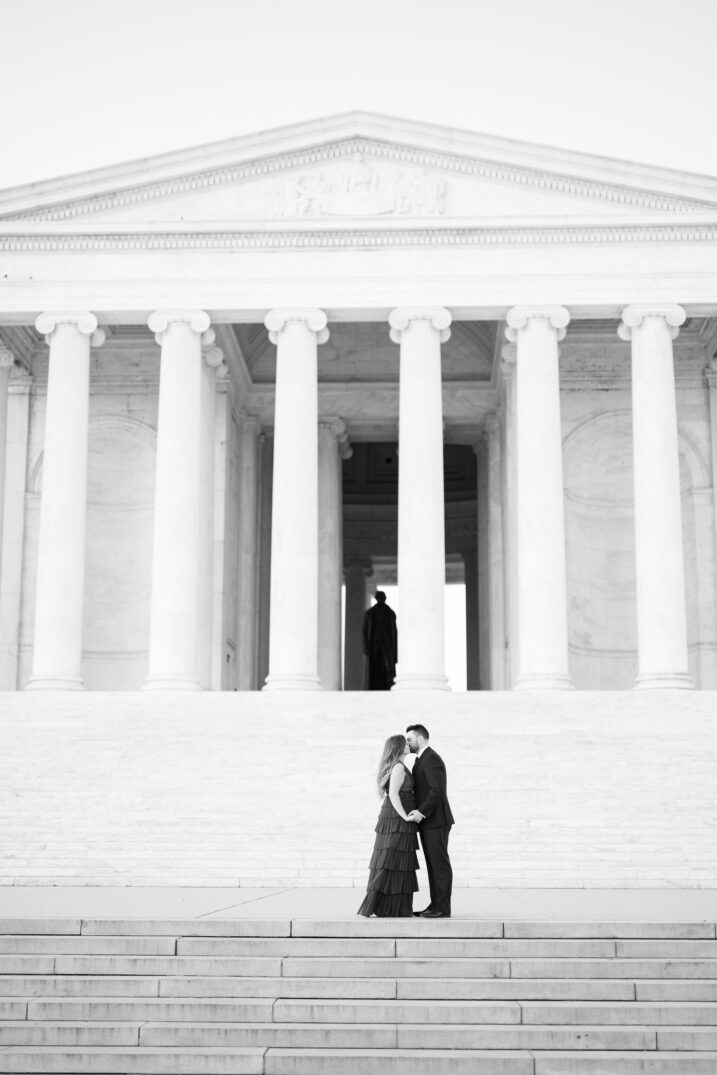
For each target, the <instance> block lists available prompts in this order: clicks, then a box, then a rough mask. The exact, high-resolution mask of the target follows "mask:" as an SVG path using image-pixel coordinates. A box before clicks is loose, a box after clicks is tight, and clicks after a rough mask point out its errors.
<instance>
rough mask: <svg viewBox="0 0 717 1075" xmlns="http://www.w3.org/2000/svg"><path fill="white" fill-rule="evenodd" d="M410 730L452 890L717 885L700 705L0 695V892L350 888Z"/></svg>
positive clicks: (686, 699)
mask: <svg viewBox="0 0 717 1075" xmlns="http://www.w3.org/2000/svg"><path fill="white" fill-rule="evenodd" d="M414 721H422V722H424V723H425V724H426V725H427V726H428V728H429V729H430V731H431V736H432V743H433V745H434V746H435V748H436V749H437V750H438V751H439V753H441V754H442V756H443V757H444V759H445V761H446V764H447V767H448V774H449V792H450V799H451V804H452V807H453V811H454V813H455V816H456V818H457V824H456V827H455V829H454V832H453V834H452V837H451V844H452V858H453V863H454V869H455V876H456V885H457V886H459V887H462V888H470V887H473V886H476V887H485V886H487V887H503V888H505V887H509V886H517V887H541V886H545V887H566V888H573V887H597V888H604V887H612V888H616V887H622V888H627V887H630V886H633V887H636V888H645V887H656V888H659V887H662V888H664V887H670V886H676V887H684V888H699V887H715V886H717V840H715V832H716V831H717V797H716V796H715V773H716V772H717V694H715V693H714V692H697V691H689V692H688V691H679V692H677V691H676V692H671V691H665V692H661V691H655V692H619V693H618V692H615V693H612V692H602V693H582V692H554V693H548V692H545V693H540V692H536V693H528V692H518V693H507V692H506V693H473V694H457V693H456V694H447V693H443V692H440V693H439V692H436V693H413V692H408V691H406V692H401V693H400V694H386V695H383V694H366V693H344V694H334V693H326V694H322V693H313V692H311V693H309V692H306V693H301V692H298V693H294V692H286V693H284V692H274V693H271V694H266V693H265V694H260V693H251V694H248V693H221V694H220V693H205V694H200V693H196V694H195V693H177V694H172V693H166V694H165V693H160V692H156V693H155V692H148V693H121V694H120V693H115V694H105V693H90V692H87V693H74V692H68V693H57V694H55V693H49V692H47V693H46V692H36V693H33V692H29V693H12V694H2V695H0V737H1V745H2V749H1V750H0V843H1V844H2V848H3V854H2V859H1V861H0V871H1V876H0V883H2V884H4V885H23V886H27V885H48V884H49V885H100V886H103V885H184V886H193V885H210V886H218V887H221V886H227V887H244V886H249V887H257V886H274V887H277V886H278V887H282V886H290V887H302V886H305V887H309V886H312V887H315V886H354V887H357V888H363V886H364V885H365V881H366V876H367V863H368V859H369V856H370V852H371V847H372V842H373V831H372V830H373V826H374V823H375V817H376V813H377V810H378V802H377V799H376V797H375V794H374V790H373V779H374V773H375V770H376V766H377V761H378V755H379V751H380V748H381V746H382V744H383V741H384V739H385V738H386V736H388V735H390V734H393V733H396V732H401V731H403V730H404V729H405V727H406V725H407V724H408V723H409V722H414ZM419 877H420V879H421V881H422V883H423V885H424V886H425V870H422V871H421V874H420V875H419Z"/></svg>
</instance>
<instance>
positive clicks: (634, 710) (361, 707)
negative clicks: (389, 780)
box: [0, 113, 717, 906]
mask: <svg viewBox="0 0 717 1075" xmlns="http://www.w3.org/2000/svg"><path fill="white" fill-rule="evenodd" d="M0 250H1V254H0V347H1V349H0V447H1V449H2V453H1V458H0V475H1V476H2V495H1V496H0V505H2V523H1V532H2V550H1V551H2V561H1V566H0V572H1V574H0V579H1V581H0V742H1V743H2V750H0V844H2V847H3V855H2V857H0V883H2V884H10V885H33V884H35V885H36V884H41V883H45V884H51V885H58V884H80V885H85V884H92V885H94V884H100V885H107V884H109V885H117V884H120V885H128V884H129V885H143V884H144V885H146V884H149V885H156V884H175V885H207V884H212V885H223V886H237V885H240V886H241V885H248V886H252V885H255V886H257V885H258V886H264V885H279V886H285V885H288V886H294V885H326V884H328V885H354V886H357V887H359V886H365V882H366V866H367V862H368V853H369V851H370V845H371V842H372V829H373V825H374V823H375V811H376V800H375V791H374V787H373V774H374V772H375V766H376V760H377V754H378V752H379V748H380V746H381V744H382V743H383V741H384V740H385V738H386V736H388V735H391V734H395V733H397V732H401V731H403V730H404V729H405V727H406V725H407V724H408V723H409V722H415V721H416V720H418V721H423V722H424V723H426V724H427V725H428V726H429V728H430V731H431V738H432V741H433V742H435V744H436V746H437V747H438V749H439V751H440V753H441V755H442V756H443V757H444V759H445V761H446V765H447V768H448V771H449V774H450V798H451V806H452V808H453V812H454V814H455V816H456V818H457V824H456V829H455V835H452V837H451V848H452V851H451V855H452V859H453V862H454V869H455V873H456V885H457V886H459V887H466V886H470V885H475V886H481V885H483V886H488V887H495V886H496V885H497V886H500V885H533V886H540V885H552V886H558V887H560V886H577V887H590V886H593V887H599V888H605V887H608V888H610V887H615V886H617V885H624V886H627V887H629V886H646V885H647V886H649V885H654V886H662V887H665V886H670V885H683V886H692V887H699V886H708V887H709V886H712V887H717V846H716V845H715V841H714V832H715V828H716V827H717V812H716V809H715V798H714V773H715V771H716V766H717V724H716V723H715V719H714V714H715V705H716V704H717V703H716V702H715V698H716V697H717V696H716V695H715V694H714V690H715V689H716V688H717V558H716V555H715V553H716V549H717V537H716V533H717V530H716V518H717V516H716V512H717V504H716V501H715V473H716V472H717V395H716V393H717V360H716V359H715V354H716V352H717V180H715V179H709V178H705V177H701V176H694V175H685V174H682V173H678V172H674V171H669V170H665V169H661V168H655V167H646V166H642V165H638V164H633V163H628V162H621V161H616V160H607V159H603V158H598V157H592V156H588V155H584V154H578V153H573V152H568V151H561V150H556V149H547V148H544V147H540V146H532V145H525V144H521V143H518V142H514V141H511V140H507V139H502V138H495V137H485V136H480V135H475V134H470V133H467V132H464V131H458V130H452V129H448V128H442V127H436V126H431V125H427V124H423V123H417V122H407V121H401V120H395V119H389V118H386V117H381V116H375V115H367V114H362V113H354V114H349V115H342V116H337V117H334V118H329V119H324V120H321V121H315V122H308V123H303V124H298V125H296V126H291V127H287V128H284V129H281V130H276V131H270V132H267V133H263V134H258V135H255V136H250V137H242V138H238V139H235V140H232V141H229V142H222V143H220V144H217V145H209V146H200V147H199V148H197V149H191V150H184V151H181V152H177V153H172V154H168V155H166V156H161V157H155V158H152V159H149V160H144V161H135V162H131V163H129V164H126V165H119V166H116V167H111V168H104V169H100V170H98V171H93V172H89V173H86V174H82V175H75V176H69V177H65V178H61V179H57V180H49V181H46V182H40V183H36V184H33V185H31V186H27V187H22V188H19V189H14V190H9V191H5V192H1V193H0ZM396 581H397V585H398V596H399V600H398V613H399V661H398V675H397V680H396V684H395V687H394V689H393V690H392V691H390V692H368V691H364V690H362V689H361V688H362V687H363V686H364V676H363V672H364V669H363V654H362V643H361V621H362V617H363V614H364V611H365V609H366V606H367V602H368V600H369V596H370V593H371V591H372V590H373V588H375V587H376V586H383V585H393V584H394V583H396ZM458 583H464V584H465V594H466V612H465V625H464V630H461V631H460V632H457V631H456V624H455V623H454V622H453V621H452V619H451V621H450V622H449V623H448V624H446V622H444V597H445V594H446V590H445V588H446V586H447V585H448V586H452V585H454V584H458ZM456 592H460V591H456V590H453V591H452V593H453V594H455V593H456ZM342 593H343V595H344V597H343V599H342ZM342 615H343V616H345V619H344V623H343V629H342ZM456 637H459V638H460V643H459V644H460V646H461V647H463V646H464V645H465V647H466V655H467V670H468V676H467V685H468V688H469V689H468V691H462V690H456V689H453V690H450V689H447V688H449V687H451V684H450V682H448V679H447V675H446V640H448V648H449V656H450V655H451V652H450V651H451V647H455V646H456V645H457V643H456V642H455V638H456ZM463 639H465V642H464V641H463ZM342 645H343V648H344V652H343V653H342ZM453 686H454V687H455V686H456V684H455V683H454V684H453ZM83 687H84V690H83V689H81V688H83ZM634 688H639V689H634ZM657 688H659V689H657ZM695 688H696V689H695ZM319 817H320V823H317V821H318V819H319ZM421 877H425V872H424V873H423V874H421ZM358 902H359V901H358V900H357V903H356V905H357V906H358Z"/></svg>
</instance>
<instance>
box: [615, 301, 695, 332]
mask: <svg viewBox="0 0 717 1075" xmlns="http://www.w3.org/2000/svg"><path fill="white" fill-rule="evenodd" d="M647 317H659V318H661V319H662V320H663V321H664V322H665V324H666V326H667V328H668V330H669V333H670V336H671V337H672V339H673V340H674V339H676V338H677V335H678V333H679V331H680V325H684V323H685V319H686V317H687V314H686V313H685V311H684V310H683V309H682V307H681V306H678V305H677V303H671V302H666V303H656V304H655V305H651V304H650V303H639V302H636V303H633V304H632V305H631V306H626V307H625V309H624V310H623V311H622V321H621V322H620V324H619V325H618V328H617V334H618V336H619V337H620V339H621V340H631V339H632V330H633V329H636V328H640V326H641V325H642V323H643V321H644V320H645V318H647Z"/></svg>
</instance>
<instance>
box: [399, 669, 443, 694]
mask: <svg viewBox="0 0 717 1075" xmlns="http://www.w3.org/2000/svg"><path fill="white" fill-rule="evenodd" d="M450 689H451V685H450V683H449V682H448V677H447V676H444V675H443V674H441V673H438V674H433V673H430V672H405V673H404V674H403V675H401V674H400V673H399V674H398V675H397V676H396V682H395V683H394V685H393V686H392V687H391V690H392V691H449V690H450Z"/></svg>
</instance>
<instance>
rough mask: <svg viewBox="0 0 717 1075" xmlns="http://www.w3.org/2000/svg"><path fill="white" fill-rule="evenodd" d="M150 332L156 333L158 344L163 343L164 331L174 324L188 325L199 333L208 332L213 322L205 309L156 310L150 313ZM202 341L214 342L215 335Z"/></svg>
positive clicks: (148, 320)
mask: <svg viewBox="0 0 717 1075" xmlns="http://www.w3.org/2000/svg"><path fill="white" fill-rule="evenodd" d="M147 324H148V325H149V330H150V332H153V333H154V338H155V339H156V341H157V343H158V344H161V343H162V340H163V338H164V333H165V332H167V331H168V330H169V328H170V327H171V326H172V325H176V324H179V325H186V326H187V327H188V328H190V329H191V330H192V332H196V333H197V334H198V335H202V334H203V333H206V332H207V331H208V329H209V326H210V324H211V320H210V317H209V314H208V313H205V312H204V310H155V312H154V313H153V314H150V315H149V318H148V319H147ZM202 342H207V343H213V342H214V336H213V335H212V338H211V340H208V339H207V340H206V341H205V340H203V341H202Z"/></svg>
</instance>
